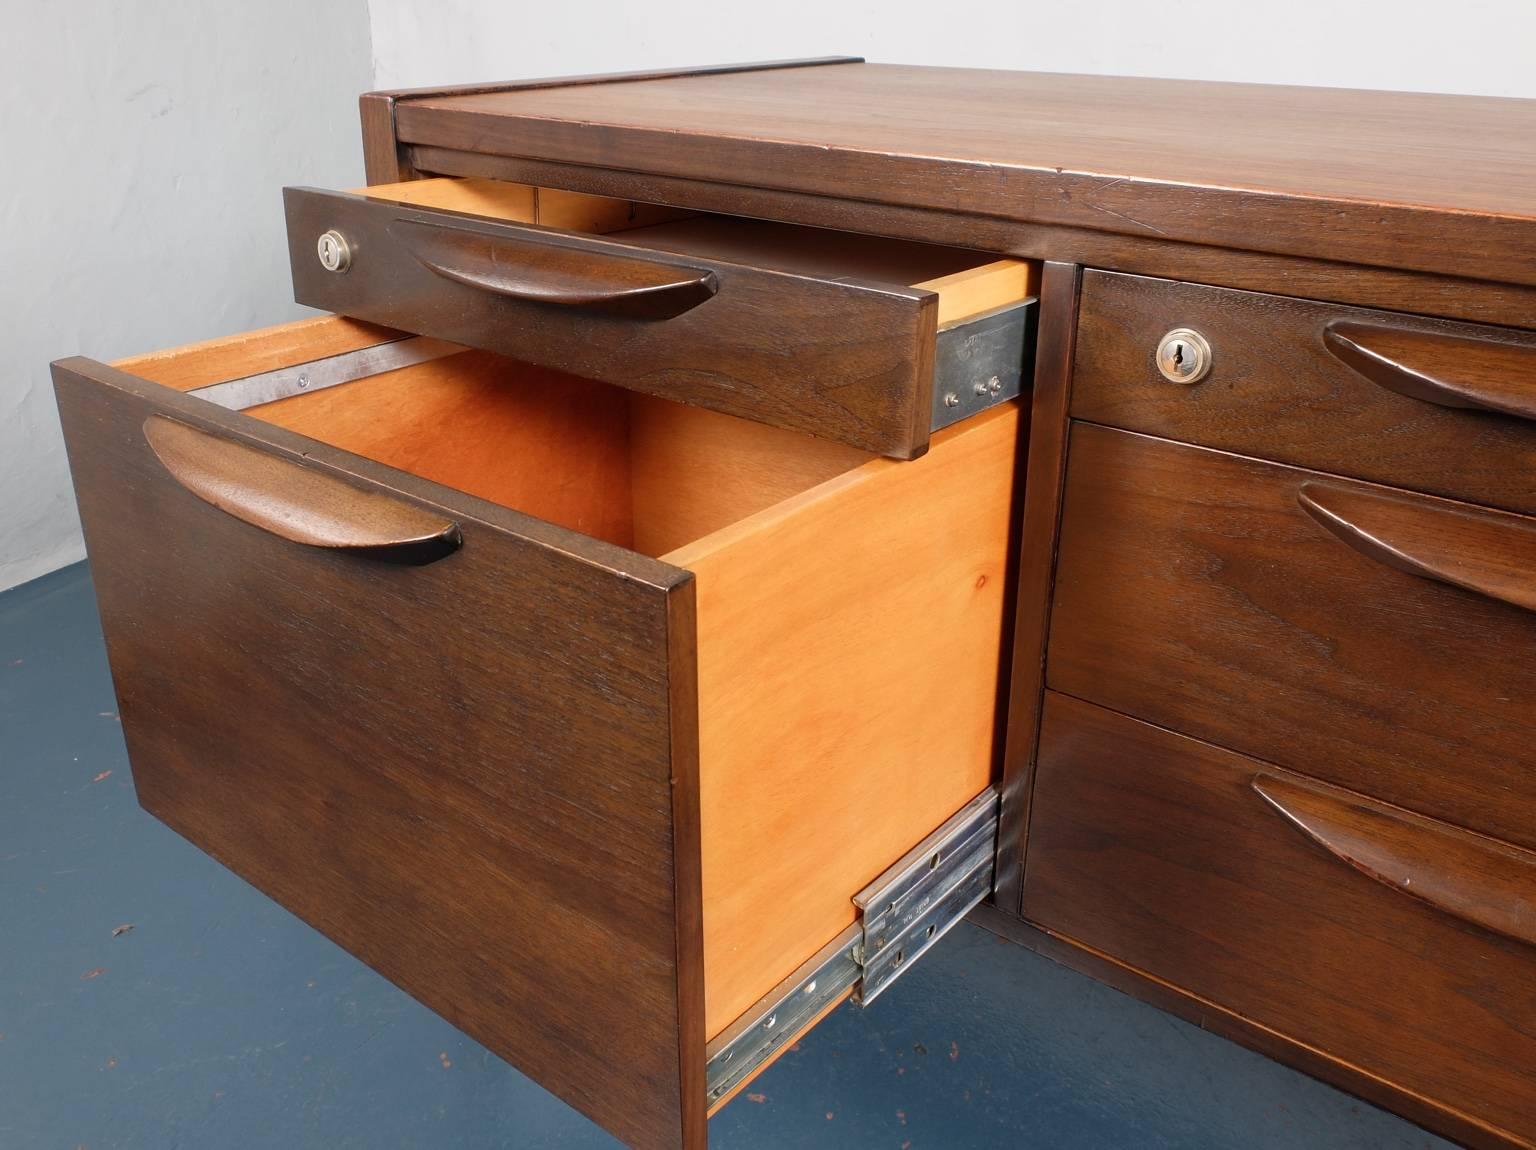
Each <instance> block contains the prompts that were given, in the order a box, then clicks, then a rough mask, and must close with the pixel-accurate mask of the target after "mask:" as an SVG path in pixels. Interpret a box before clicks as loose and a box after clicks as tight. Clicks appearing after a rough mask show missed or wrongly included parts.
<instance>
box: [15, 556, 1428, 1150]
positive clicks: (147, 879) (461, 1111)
mask: <svg viewBox="0 0 1536 1150" xmlns="http://www.w3.org/2000/svg"><path fill="white" fill-rule="evenodd" d="M710 1133H711V1145H712V1146H713V1147H716V1148H718V1150H753V1148H759V1147H803V1148H806V1150H815V1148H818V1147H829V1148H832V1147H835V1148H837V1150H848V1148H862V1147H889V1148H890V1150H930V1148H945V1150H967V1148H977V1150H981V1148H991V1147H1009V1148H1026V1147H1042V1148H1044V1147H1049V1148H1051V1150H1072V1148H1079V1147H1081V1148H1090V1147H1091V1148H1113V1150H1133V1148H1140V1147H1149V1148H1150V1147H1178V1148H1181V1150H1200V1148H1204V1147H1223V1148H1225V1147H1242V1148H1244V1150H1288V1148H1292V1147H1295V1148H1306V1150H1331V1148H1340V1150H1347V1148H1359V1150H1367V1148H1369V1150H1397V1148H1408V1147H1414V1148H1421V1147H1443V1146H1446V1145H1448V1143H1445V1142H1442V1141H1440V1140H1439V1139H1436V1138H1433V1137H1431V1136H1429V1135H1427V1134H1425V1133H1424V1132H1423V1131H1421V1130H1419V1129H1417V1128H1416V1127H1414V1126H1411V1125H1409V1124H1407V1123H1405V1122H1402V1121H1400V1120H1398V1119H1396V1118H1394V1117H1391V1116H1390V1115H1387V1114H1385V1113H1383V1112H1381V1111H1379V1110H1375V1109H1373V1108H1372V1107H1370V1106H1368V1105H1366V1104H1365V1103H1362V1102H1357V1101H1355V1100H1354V1099H1352V1098H1349V1097H1347V1096H1346V1095H1343V1094H1340V1093H1339V1092H1337V1091H1335V1090H1332V1089H1330V1088H1329V1087H1326V1086H1323V1085H1320V1084H1319V1083H1316V1082H1313V1081H1312V1080H1310V1079H1308V1078H1304V1077H1302V1076H1301V1075H1298V1074H1295V1073H1293V1072H1291V1071H1289V1070H1286V1069H1283V1068H1282V1067H1280V1066H1277V1065H1275V1064H1273V1063H1271V1062H1268V1061H1266V1060H1265V1059H1263V1058H1260V1057H1258V1056H1257V1055H1254V1054H1250V1053H1249V1052H1247V1051H1245V1050H1242V1049H1240V1048H1238V1047H1236V1046H1233V1045H1231V1044H1230V1043H1227V1042H1225V1041H1223V1040H1221V1039H1219V1038H1216V1037H1214V1036H1212V1035H1210V1034H1206V1033H1205V1032H1203V1031H1201V1030H1198V1029H1196V1028H1195V1027H1192V1026H1189V1025H1187V1024H1185V1023H1183V1022H1180V1021H1178V1020H1176V1019H1174V1018H1172V1017H1170V1016H1168V1015H1165V1014H1162V1013H1161V1012H1159V1011H1156V1010H1153V1009H1152V1008H1151V1007H1148V1006H1144V1005H1142V1004H1140V1003H1138V1002H1136V1001H1134V1000H1132V999H1130V998H1127V997H1125V996H1123V995H1121V994H1118V993H1117V992H1115V991H1113V990H1109V989H1108V988H1106V987H1103V986H1100V985H1098V984H1096V983H1094V982H1091V981H1089V980H1088V979H1086V978H1083V977H1081V976H1079V975H1076V974H1073V973H1071V972H1070V971H1067V970H1065V969H1063V968H1061V967H1058V966H1056V965H1054V964H1052V963H1050V962H1048V961H1046V960H1044V959H1041V958H1037V957H1035V956H1033V955H1031V954H1029V953H1027V952H1026V951H1024V950H1022V949H1020V948H1018V947H1016V946H1013V945H1010V944H1007V943H1003V942H1000V941H998V940H997V939H995V938H994V937H993V936H991V935H989V934H987V933H985V932H984V931H982V930H980V929H978V928H976V927H973V926H970V925H962V926H961V927H959V928H958V929H956V930H955V931H954V932H953V933H952V934H951V935H950V936H949V937H948V938H946V939H945V940H944V942H943V943H941V944H940V945H939V946H938V947H937V948H936V949H935V950H934V952H933V953H932V954H931V955H930V956H928V957H927V958H925V959H924V960H923V962H922V963H921V964H920V965H919V966H917V967H915V968H914V969H913V971H912V972H911V973H910V974H909V975H907V976H906V977H905V978H904V979H903V980H902V981H901V982H900V983H899V984H898V985H897V986H896V987H895V988H893V989H892V990H891V991H890V992H888V993H887V994H886V995H885V996H884V997H883V998H882V999H880V1000H879V1001H878V1002H877V1003H875V1005H874V1006H873V1007H872V1008H871V1009H869V1010H868V1011H860V1010H858V1009H857V1008H854V1007H846V1008H844V1009H842V1010H840V1011H838V1012H837V1013H835V1014H834V1015H833V1016H832V1017H831V1018H829V1019H828V1020H827V1021H826V1022H825V1023H824V1024H823V1025H822V1026H821V1027H820V1028H819V1029H818V1030H817V1031H816V1032H815V1033H814V1034H813V1035H811V1036H810V1037H809V1038H807V1039H806V1040H805V1041H804V1042H803V1043H802V1044H801V1045H800V1046H799V1047H797V1048H796V1049H795V1050H793V1051H792V1052H791V1053H789V1054H788V1055H786V1056H785V1057H784V1058H783V1059H781V1060H780V1061H779V1062H778V1063H777V1064H776V1065H775V1066H774V1067H772V1068H771V1069H770V1070H769V1071H768V1072H767V1073H766V1074H765V1075H764V1076H763V1077H762V1078H761V1079H760V1080H759V1081H758V1083H756V1084H755V1085H754V1086H753V1087H752V1091H751V1093H750V1094H749V1095H744V1096H741V1097H738V1098H737V1099H736V1101H734V1102H733V1103H732V1104H731V1105H730V1106H728V1107H727V1108H726V1109H725V1110H724V1111H723V1112H722V1113H721V1114H719V1115H718V1116H717V1117H716V1118H715V1119H714V1120H713V1122H712V1123H711V1130H710ZM615 1145H617V1144H616V1143H615V1142H614V1141H613V1140H612V1139H610V1138H609V1137H608V1136H607V1135H605V1134H603V1133H602V1132H601V1131H599V1130H598V1129H597V1128H596V1127H594V1126H593V1125H592V1124H591V1123H589V1122H588V1121H587V1120H586V1119H584V1118H582V1117H581V1116H580V1115H578V1114H577V1113H575V1112H574V1111H573V1110H571V1109H570V1108H569V1107H567V1106H565V1105H564V1104H563V1103H561V1102H559V1101H558V1100H556V1099H555V1098H553V1097H551V1096H550V1095H549V1094H546V1093H545V1092H544V1091H542V1090H540V1089H539V1088H538V1087H537V1086H535V1085H533V1084H532V1083H531V1082H529V1081H528V1080H527V1079H525V1078H523V1077H522V1076H521V1075H520V1074H518V1073H517V1072H516V1071H514V1070H512V1069H511V1068H510V1067H508V1066H507V1065H505V1064H504V1063H502V1062H500V1061H499V1060H498V1059H496V1058H495V1057H493V1056H492V1055H490V1054H489V1053H488V1052H486V1051H485V1050H483V1049H482V1048H481V1047H479V1046H477V1045H476V1044H475V1043H473V1042H471V1041H469V1040H468V1039H466V1038H464V1037H462V1036H461V1035H459V1034H458V1033H457V1032H456V1031H454V1030H453V1028H452V1027H450V1026H448V1024H447V1023H445V1022H442V1021H441V1020H439V1019H438V1018H436V1017H434V1016H433V1015H432V1014H430V1013H429V1012H428V1011H426V1010H425V1009H423V1008H422V1007H420V1006H418V1005H416V1004H415V1003H414V1002H412V1001H411V1000H410V999H408V998H407V997H406V996H405V995H403V994H401V993H400V992H399V991H398V990H396V989H394V988H393V987H392V986H390V985H389V984H388V983H386V982H385V981H384V980H383V979H381V978H379V977H378V976H376V975H374V974H372V973H371V972H369V971H368V970H366V969H365V968H364V967H362V966H361V965H359V964H358V963H357V962H355V961H353V960H352V959H351V958H349V957H348V956H347V955H346V954H344V953H342V952H341V951H340V950H338V949H337V948H336V947H335V946H333V945H331V944H330V943H329V942H327V941H326V940H325V939H323V938H321V937H320V936H319V935H317V934H316V933H315V932H314V931H312V930H310V929H309V928H308V927H306V926H304V925H303V924H302V923H300V922H298V921H297V920H296V919H294V918H292V917H291V916H289V915H288V914H287V913H285V912H284V911H282V910H280V909H279V908H278V907H276V906H275V905H273V904H272V903H271V902H269V901H268V900H267V899H266V898H264V897H263V896H261V895H260V894H258V893H256V891H254V890H252V889H251V888H250V887H248V886H246V885H245V884H244V883H243V882H241V881H240V880H239V879H237V878H235V877H234V876H233V875H231V874H230V873H229V872H227V871H225V870H224V869H222V868H221V867H219V866H218V865H217V864H216V863H214V862H212V861H211V860H209V859H208V858H206V857H204V856H203V855H202V854H200V853H199V852H198V851H196V850H195V849H194V848H193V847H191V846H190V845H188V844H187V843H186V842H184V841H183V840H182V839H180V838H179V837H177V836H176V835H175V834H173V833H172V832H171V831H169V830H167V829H165V828H164V827H162V826H161V825H160V824H159V823H157V822H155V821H154V820H153V819H151V818H150V817H149V816H148V815H145V814H144V813H142V812H141V811H140V810H139V809H138V807H137V806H136V805H135V803H134V798H133V784H132V781H131V779H130V777H129V773H128V764H127V761H126V759H125V757H124V752H123V742H122V734H121V730H120V727H119V724H118V720H117V714H116V703H115V701H114V699H113V696H112V686H111V681H110V680H109V678H108V676H107V666H106V658H105V653H104V651H103V649H102V643H101V635H100V632H99V630H98V627H97V620H96V609H95V604H94V601H93V599H92V595H91V587H90V578H89V575H88V573H87V571H86V569H85V567H84V566H83V565H80V566H76V567H72V568H68V569H66V570H64V571H61V572H57V573H55V574H53V575H50V576H47V577H45V578H43V579H40V580H37V581H36V582H34V583H30V584H28V585H27V586H25V587H21V588H17V589H15V590H12V591H9V592H6V593H4V594H0V1150H34V1148H36V1150H44V1148H46V1150H55V1148H58V1150H80V1148H84V1150H108V1148H123V1150H129V1148H133V1150H137V1148H146V1150H148V1148H153V1150H172V1148H188V1150H190V1148H198V1150H202V1148H214V1150H248V1148H261V1150H268V1148H274V1150H311V1148H313V1150H321V1148H323V1150H350V1148H354V1147H355V1148H368V1150H380V1148H390V1147H397V1148H400V1150H406V1148H431V1150H452V1148H465V1150H474V1148H480V1147H486V1148H490V1147H498V1148H523V1147H528V1148H535V1147H537V1148H542V1147H567V1148H571V1150H577V1148H581V1150H585V1148H588V1147H613V1146H615Z"/></svg>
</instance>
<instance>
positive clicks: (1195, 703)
mask: <svg viewBox="0 0 1536 1150" xmlns="http://www.w3.org/2000/svg"><path fill="white" fill-rule="evenodd" d="M1055 594H1056V597H1055V605H1054V607H1053V611H1052V616H1051V620H1052V621H1051V636H1050V650H1049V660H1048V668H1047V677H1048V682H1049V684H1050V686H1052V687H1054V688H1055V689H1057V690H1060V691H1064V692H1067V693H1068V694H1072V695H1076V696H1079V697H1081V698H1085V699H1089V700H1092V701H1094V702H1098V703H1102V704H1104V705H1105V706H1108V707H1113V708H1114V709H1116V710H1118V711H1123V712H1125V713H1127V714H1131V715H1134V716H1136V717H1138V718H1142V719H1145V720H1147V721H1148V722H1152V723H1157V724H1159V725H1160V726H1165V727H1169V728H1171V729H1173V730H1177V731H1182V732H1185V733H1187V734H1190V735H1194V736H1196V737H1198V738H1202V739H1208V740H1210V741H1212V742H1215V743H1219V744H1221V745H1223V746H1228V747H1232V748H1234V749H1236V750H1239V751H1242V752H1243V753H1245V754H1249V755H1253V756H1255V757H1258V758H1262V759H1267V760H1269V761H1271V762H1274V763H1279V764H1281V765H1283V766H1286V767H1290V768H1292V769H1294V770H1298V771H1302V772H1304V773H1306V774H1309V775H1314V776H1317V777H1319V778H1323V779H1327V780H1330V781H1333V782H1336V783H1339V784H1341V785H1344V786H1348V787H1351V788H1353V789H1355V790H1359V791H1363V792H1365V793H1366V794H1370V795H1374V796H1376V797H1379V798H1382V799H1386V800H1388V801H1390V802H1394V803H1398V804H1400V805H1402V806H1405V807H1409V808H1411V809H1413V810H1417V811H1421V812H1423V813H1425V814H1429V815H1433V816H1435V817H1438V818H1443V819H1447V820H1449V821H1451V822H1454V823H1457V824H1459V825H1462V826H1467V827H1471V828H1473V829H1475V830H1480V831H1485V832H1487V833H1489V834H1493V835H1497V836H1499V837H1501V838H1506V839H1509V840H1511V841H1514V842H1519V843H1522V844H1524V845H1526V846H1536V755H1533V752H1532V748H1533V747H1536V706H1533V701H1536V660H1532V658H1531V653H1532V651H1533V650H1536V614H1533V613H1532V609H1533V607H1536V521H1532V520H1530V519H1527V518H1525V517H1523V516H1517V515H1510V514H1507V513H1501V512H1489V511H1483V510H1481V509H1477V508H1472V507H1469V506H1467V505H1464V504H1459V503H1453V502H1450V501H1448V500H1441V499H1436V498H1432V497H1428V496H1421V495H1412V494H1407V493H1403V492H1398V491H1394V490H1392V489H1389V488H1382V487H1373V486H1370V485H1367V484H1362V483H1356V482H1353V481H1350V480H1345V479H1339V478H1336V477H1332V476H1326V475H1320V474H1319V473H1317V472H1310V471H1302V470H1299V469H1296V468H1290V467H1282V466H1279V465H1276V464H1269V463H1261V462H1257V461H1255V460H1250V459H1244V458H1241V457H1238V456H1233V455H1227V454H1223V453H1221V452H1216V451H1210V450H1205V449H1201V448H1195V447H1186V446H1182V445H1178V444H1173V443H1169V442H1167V441H1165V440H1158V439H1150V438H1147V437H1145V436H1139V435H1131V434H1128V433H1126V432H1120V431H1112V430H1109V429H1106V428H1100V427H1094V426H1090V425H1077V426H1075V427H1074V428H1073V430H1072V439H1071V445H1070V456H1069V464H1068V471H1067V481H1066V495H1065V504H1064V508H1063V516H1062V530H1061V545H1060V556H1059V564H1058V568H1057V576H1056V592H1055Z"/></svg>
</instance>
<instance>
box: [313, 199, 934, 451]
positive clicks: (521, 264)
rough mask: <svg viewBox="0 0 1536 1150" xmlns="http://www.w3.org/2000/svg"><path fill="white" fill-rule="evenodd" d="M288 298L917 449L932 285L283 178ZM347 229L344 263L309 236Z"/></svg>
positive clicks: (811, 427) (927, 381)
mask: <svg viewBox="0 0 1536 1150" xmlns="http://www.w3.org/2000/svg"><path fill="white" fill-rule="evenodd" d="M285 201H286V205H287V215H288V238H289V254H290V259H291V261H292V266H293V281H294V295H295V298H296V299H297V300H298V302H300V303H303V304H308V305H309V306H311V307H317V308H321V309H324V310H326V311H334V312H340V313H342V314H343V315H349V316H354V317H356V318H359V319H366V320H370V321H372V322H375V323H382V324H388V325H389V326H391V327H398V328H404V329H406V330H408V331H416V332H421V333H423V334H427V335H433V336H437V337H439V338H443V339H449V340H453V341H455V342H458V343H464V344H468V345H470V346H474V347H481V348H486V349H488V350H491V351H497V352H501V353H503V354H506V355H512V356H515V357H516V358H518V359H521V360H524V361H527V362H529V363H536V364H540V365H542V366H545V367H555V368H559V369H560V370H562V371H568V372H571V373H573V374H576V375H580V376H584V377H587V378H590V379H600V380H603V381H605V382H608V383H615V384H618V385H620V386H623V387H627V388H632V389H634V390H637V391H643V392H647V393H649V394H652V395H659V396H662V397H663V398H666V399H672V400H677V401H680V402H683V403H689V404H695V405H698V406H701V407H708V408H712V409H714V410H716V411H723V412H726V413H728V414H731V415H739V416H742V417H744V418H747V419H753V420H758V421H760V422H764V423H771V424H774V425H776V426H779V427H788V428H793V429H795V430H799V431H805V432H809V433H811V434H814V435H820V436H824V437H826V438H830V439H837V440H841V441H842V442H845V443H848V444H851V445H853V446H855V447H859V448H862V449H864V450H868V451H874V452H878V453H880V454H883V455H890V456H894V457H898V458H910V457H912V456H916V455H920V454H922V452H923V451H924V450H925V449H926V447H927V444H928V438H929V428H930V423H931V420H932V396H933V371H934V341H935V337H936V330H937V324H938V311H937V297H936V296H935V295H934V294H933V293H932V292H926V291H919V290H917V289H914V288H910V287H906V286H898V285H887V284H874V283H862V282H857V281H851V280H849V279H847V278H844V277H840V276H833V275H830V274H829V275H827V276H824V277H823V276H814V275H797V274H791V273H788V272H782V271H775V270H770V269H767V268H759V267H751V266H746V265H742V264H734V263H730V262H728V261H725V260H720V259H716V258H711V257H710V256H707V255H697V254H688V255H681V254H677V253H674V252H668V251H660V250H652V249H648V248H645V247H643V246H640V245H639V244H638V243H626V242H624V240H623V237H622V234H621V235H619V236H615V237H611V238H596V237H592V236H585V235H580V234H576V233H571V232H561V231H558V230H555V229H551V228H543V227H538V226H534V225H529V224H518V223H511V222H505V221H498V220H488V219H483V218H477V217H473V216H467V215H460V214H458V213H454V212H445V211H434V210H427V209H422V208H417V207H411V206H409V205H404V204H397V203H392V202H389V201H383V200H375V199H370V198H367V197H363V196H356V195H349V194H346V193H340V192H322V191H315V190H312V189H295V188H290V189H288V190H287V191H286V192H285ZM331 231H337V232H339V233H341V234H342V235H343V236H344V237H345V239H346V241H347V244H348V249H349V262H348V264H347V266H346V267H345V269H344V270H338V271H328V270H326V268H325V267H324V266H323V265H322V263H321V260H320V259H319V258H318V256H317V250H316V244H317V238H318V237H320V236H322V235H325V234H326V233H328V232H331Z"/></svg>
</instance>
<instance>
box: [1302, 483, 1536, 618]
mask: <svg viewBox="0 0 1536 1150" xmlns="http://www.w3.org/2000/svg"><path fill="white" fill-rule="evenodd" d="M1296 501H1297V502H1298V503H1299V504H1301V507H1302V510H1304V511H1305V512H1306V513H1307V514H1308V515H1310V516H1311V517H1312V518H1313V519H1315V520H1316V521H1317V522H1318V523H1320V524H1322V526H1323V527H1325V528H1327V530H1328V531H1330V532H1332V533H1333V534H1334V535H1336V536H1337V537H1338V538H1340V539H1342V540H1343V541H1344V542H1345V543H1347V544H1349V546H1351V547H1353V548H1354V549H1355V550H1356V551H1358V552H1360V554H1362V555H1364V556H1366V557H1367V558H1369V559H1374V560H1376V562H1378V563H1385V564H1386V565H1387V566H1389V567H1395V568H1397V569H1398V570H1399V571H1406V572H1408V573H1409V574H1410V575H1417V576H1419V577H1420V578H1422V579H1434V580H1436V581H1438V582H1440V583H1448V584H1450V585H1451V586H1453V587H1461V588H1463V589H1465V590H1467V591H1475V592H1476V593H1477V594H1479V595H1485V596H1487V597H1488V598H1489V599H1497V600H1498V601H1499V602H1501V603H1510V604H1513V605H1514V606H1516V607H1523V608H1525V609H1526V610H1527V611H1536V522H1533V521H1532V520H1530V519H1527V518H1526V517H1524V516H1522V515H1509V514H1506V513H1504V512H1499V511H1481V510H1474V509H1472V508H1470V507H1461V506H1458V505H1455V504H1442V503H1440V502H1438V501H1433V502H1432V501H1429V500H1426V499H1419V498H1415V497H1412V496H1400V495H1392V494H1389V493H1386V492H1374V491H1364V490H1358V489H1355V488H1346V487H1335V486H1333V485H1331V484H1326V483H1304V484H1302V485H1301V488H1300V490H1299V491H1297V493H1296Z"/></svg>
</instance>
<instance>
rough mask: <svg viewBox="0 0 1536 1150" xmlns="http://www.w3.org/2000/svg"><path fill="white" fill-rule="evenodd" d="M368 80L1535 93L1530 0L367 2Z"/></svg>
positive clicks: (1534, 8) (1534, 12) (1535, 22)
mask: <svg viewBox="0 0 1536 1150" xmlns="http://www.w3.org/2000/svg"><path fill="white" fill-rule="evenodd" d="M368 8H369V12H370V19H371V24H372V30H373V53H374V74H375V79H376V80H377V82H378V84H379V86H380V87H399V86H409V85H420V84H438V83H462V82H466V81H470V80H503V79H515V78H518V77H525V76H550V75H562V74H569V73H581V72H603V71H617V70H631V69H637V68H650V67H660V66H670V65H676V64H701V63H723V62H728V61H736V60H766V59H775V58H781V57H788V56H824V55H831V54H838V53H845V54H848V55H854V56H865V57H867V58H869V59H871V60H880V61H886V62H890V63H904V64H948V65H955V66H970V67H981V68H1028V69H1037V70H1042V71H1051V72H1102V73H1115V74H1122V75H1134V76H1175V77H1182V78H1191V79H1206V80H1252V81H1261V82H1267V83H1276V84H1326V85H1333V86H1339V87H1351V88H1395V89H1408V90H1421V91H1430V92H1465V93H1478V94H1483V95H1495V96H1536V67H1533V60H1536V3H1532V0H1459V2H1458V3H1455V4H1451V5H1446V4H1444V3H1441V2H1440V0H1286V2H1285V3H1280V4H1250V3H1243V2H1242V0H1163V2H1162V3H1152V2H1149V0H1093V2H1091V3H1076V4H1074V3H1062V2H1061V0H1048V2H1047V0H1012V2H1008V0H941V2H939V3H933V2H932V0H923V2H917V0H774V2H773V3H768V4H751V5H747V4H732V3H730V2H729V0H649V2H645V0H627V2H618V0H608V2H603V3H585V4H583V3H566V4H558V5H550V4H540V5H538V6H537V7H534V6H529V5H522V4H515V3H505V2H504V0H442V2H439V3H426V2H424V0H369V4H368Z"/></svg>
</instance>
